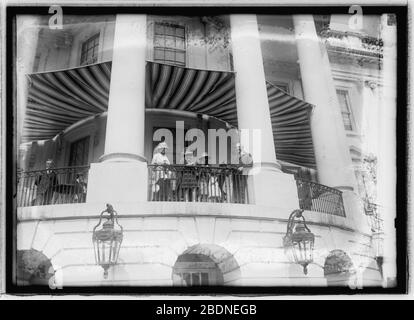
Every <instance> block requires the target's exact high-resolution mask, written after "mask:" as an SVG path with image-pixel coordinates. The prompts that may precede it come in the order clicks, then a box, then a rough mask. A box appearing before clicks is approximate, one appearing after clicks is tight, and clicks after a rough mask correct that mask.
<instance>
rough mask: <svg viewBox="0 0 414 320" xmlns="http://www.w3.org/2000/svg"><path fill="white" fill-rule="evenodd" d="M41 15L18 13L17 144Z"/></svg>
mask: <svg viewBox="0 0 414 320" xmlns="http://www.w3.org/2000/svg"><path fill="white" fill-rule="evenodd" d="M40 25H41V18H40V16H31V15H18V16H17V17H16V33H17V42H16V80H17V96H16V98H17V110H18V118H17V131H16V132H17V145H18V146H19V145H20V138H21V134H22V132H23V122H24V117H25V112H26V104H27V91H28V85H29V83H28V78H27V75H29V74H31V73H33V71H34V70H33V65H34V61H35V56H36V50H37V45H38V39H39V31H40V28H41V26H40Z"/></svg>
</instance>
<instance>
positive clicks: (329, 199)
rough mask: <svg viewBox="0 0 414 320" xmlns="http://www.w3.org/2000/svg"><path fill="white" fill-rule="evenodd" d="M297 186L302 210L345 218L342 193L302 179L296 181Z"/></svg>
mask: <svg viewBox="0 0 414 320" xmlns="http://www.w3.org/2000/svg"><path fill="white" fill-rule="evenodd" d="M296 185H297V187H298V196H299V206H300V208H301V209H303V210H309V211H317V212H323V213H329V214H333V215H336V216H341V217H345V208H344V202H343V199H342V191H340V190H338V189H335V188H330V187H328V186H325V185H323V184H319V183H316V182H313V181H306V180H301V179H296Z"/></svg>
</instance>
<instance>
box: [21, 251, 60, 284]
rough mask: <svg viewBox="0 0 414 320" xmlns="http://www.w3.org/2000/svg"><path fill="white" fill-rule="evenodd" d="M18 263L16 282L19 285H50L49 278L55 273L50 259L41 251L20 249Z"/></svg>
mask: <svg viewBox="0 0 414 320" xmlns="http://www.w3.org/2000/svg"><path fill="white" fill-rule="evenodd" d="M16 258H17V261H16V262H17V263H16V266H17V267H16V269H17V270H16V282H17V285H18V286H30V285H43V286H47V285H49V279H50V278H51V277H52V276H53V275H54V273H55V270H54V269H53V266H52V263H51V262H50V260H49V259H48V258H47V257H46V256H45V255H44V254H43V253H41V252H39V251H37V250H34V249H30V250H18V251H17V257H16Z"/></svg>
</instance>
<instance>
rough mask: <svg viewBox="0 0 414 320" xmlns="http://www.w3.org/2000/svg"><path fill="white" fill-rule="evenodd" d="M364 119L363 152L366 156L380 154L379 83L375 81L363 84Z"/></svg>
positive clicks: (362, 131) (362, 123) (362, 119)
mask: <svg viewBox="0 0 414 320" xmlns="http://www.w3.org/2000/svg"><path fill="white" fill-rule="evenodd" d="M362 102H363V104H362V117H361V137H362V143H361V144H362V147H361V149H362V152H363V153H364V154H374V155H377V154H378V146H379V144H380V143H381V141H380V140H379V139H378V138H379V132H380V128H379V115H378V110H379V104H380V100H379V99H378V83H377V82H376V81H373V80H365V81H364V82H363V84H362Z"/></svg>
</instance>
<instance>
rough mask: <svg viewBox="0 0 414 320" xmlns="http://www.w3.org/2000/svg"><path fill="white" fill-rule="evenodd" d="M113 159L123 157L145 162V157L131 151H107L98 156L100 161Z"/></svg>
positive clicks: (127, 159)
mask: <svg viewBox="0 0 414 320" xmlns="http://www.w3.org/2000/svg"><path fill="white" fill-rule="evenodd" d="M114 159H118V160H119V159H125V161H130V160H135V161H140V162H147V159H146V158H145V157H142V156H140V155H137V154H132V153H124V152H116V153H108V154H104V155H103V156H101V157H100V158H99V161H100V162H104V161H109V160H114Z"/></svg>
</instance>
